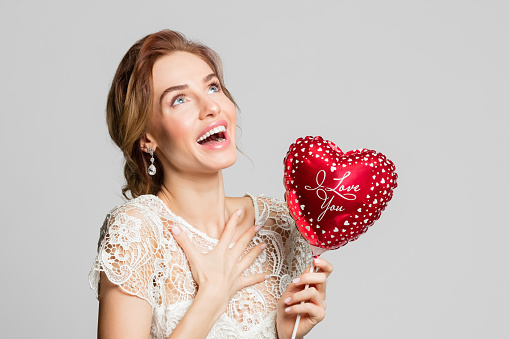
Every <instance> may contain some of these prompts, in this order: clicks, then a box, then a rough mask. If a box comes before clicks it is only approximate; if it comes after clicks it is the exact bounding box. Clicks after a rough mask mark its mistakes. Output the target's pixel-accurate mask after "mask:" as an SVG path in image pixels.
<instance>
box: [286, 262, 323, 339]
mask: <svg viewBox="0 0 509 339" xmlns="http://www.w3.org/2000/svg"><path fill="white" fill-rule="evenodd" d="M318 269H319V267H317V268H316V272H318ZM310 271H312V272H315V259H314V258H313V259H311V269H310ZM308 288H309V284H306V287H304V289H305V290H306V289H308ZM300 304H301V305H302V304H304V300H302V301H301V302H300ZM299 322H300V313H299V314H297V319H295V326H294V327H293V333H292V339H295V336H296V335H297V328H298V327H299Z"/></svg>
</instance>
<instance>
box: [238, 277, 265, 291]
mask: <svg viewBox="0 0 509 339" xmlns="http://www.w3.org/2000/svg"><path fill="white" fill-rule="evenodd" d="M269 278H270V275H268V274H267V273H258V274H252V275H248V276H247V277H241V278H240V279H238V282H239V286H238V290H241V289H243V288H244V287H247V286H252V285H256V284H258V283H261V282H262V281H265V280H267V279H269Z"/></svg>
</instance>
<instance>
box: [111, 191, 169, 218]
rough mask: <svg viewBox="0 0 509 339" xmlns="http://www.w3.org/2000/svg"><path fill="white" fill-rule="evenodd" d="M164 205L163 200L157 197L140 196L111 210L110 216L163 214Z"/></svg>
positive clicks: (149, 195)
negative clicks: (121, 214) (120, 214)
mask: <svg viewBox="0 0 509 339" xmlns="http://www.w3.org/2000/svg"><path fill="white" fill-rule="evenodd" d="M162 212H163V205H162V202H161V200H160V199H159V198H158V197H156V196H155V195H151V194H146V195H140V196H139V197H136V198H134V199H130V200H127V201H125V202H123V203H122V204H120V205H117V206H115V207H114V208H112V209H111V210H110V212H109V213H108V215H114V214H119V213H126V214H131V215H135V214H139V215H144V214H147V213H162Z"/></svg>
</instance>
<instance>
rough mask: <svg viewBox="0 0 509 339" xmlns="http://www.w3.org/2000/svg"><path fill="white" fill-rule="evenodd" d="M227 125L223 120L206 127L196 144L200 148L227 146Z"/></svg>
mask: <svg viewBox="0 0 509 339" xmlns="http://www.w3.org/2000/svg"><path fill="white" fill-rule="evenodd" d="M227 126H228V123H227V122H226V121H225V120H219V121H215V122H213V123H211V124H210V125H208V126H207V127H206V128H205V129H204V130H203V131H202V132H201V133H200V136H199V137H198V139H196V142H197V143H198V144H200V145H202V146H208V147H212V148H221V147H222V146H226V144H229V137H228V132H227V130H226V128H227Z"/></svg>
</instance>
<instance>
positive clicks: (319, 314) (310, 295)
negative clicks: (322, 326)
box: [276, 259, 333, 339]
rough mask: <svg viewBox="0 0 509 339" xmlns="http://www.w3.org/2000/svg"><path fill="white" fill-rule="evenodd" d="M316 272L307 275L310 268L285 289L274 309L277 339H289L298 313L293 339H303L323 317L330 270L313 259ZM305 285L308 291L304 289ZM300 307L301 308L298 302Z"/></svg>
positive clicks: (325, 263)
mask: <svg viewBox="0 0 509 339" xmlns="http://www.w3.org/2000/svg"><path fill="white" fill-rule="evenodd" d="M314 261H315V262H314V264H315V266H316V267H318V268H319V271H318V272H316V273H315V272H310V268H311V267H310V266H308V268H307V269H306V270H305V271H304V273H303V274H302V275H301V276H300V277H298V278H296V279H294V280H293V282H292V283H291V284H290V285H288V287H287V288H286V291H285V293H283V295H282V296H281V299H280V300H279V303H278V305H277V318H276V326H277V332H278V337H279V339H290V337H291V335H292V332H293V327H294V325H295V319H296V318H297V314H299V313H301V319H300V322H299V327H298V329H297V338H303V337H304V336H305V335H306V334H307V333H308V332H309V331H311V329H312V328H313V327H314V326H315V325H316V324H318V323H319V322H320V321H322V320H323V318H324V317H325V308H326V304H325V296H326V291H325V289H326V285H327V277H328V276H329V275H330V274H331V272H332V270H333V267H332V265H331V264H330V263H329V262H328V261H327V260H325V259H314ZM306 284H309V288H308V289H304V287H305V286H306ZM302 301H304V303H302V304H301V302H302Z"/></svg>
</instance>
